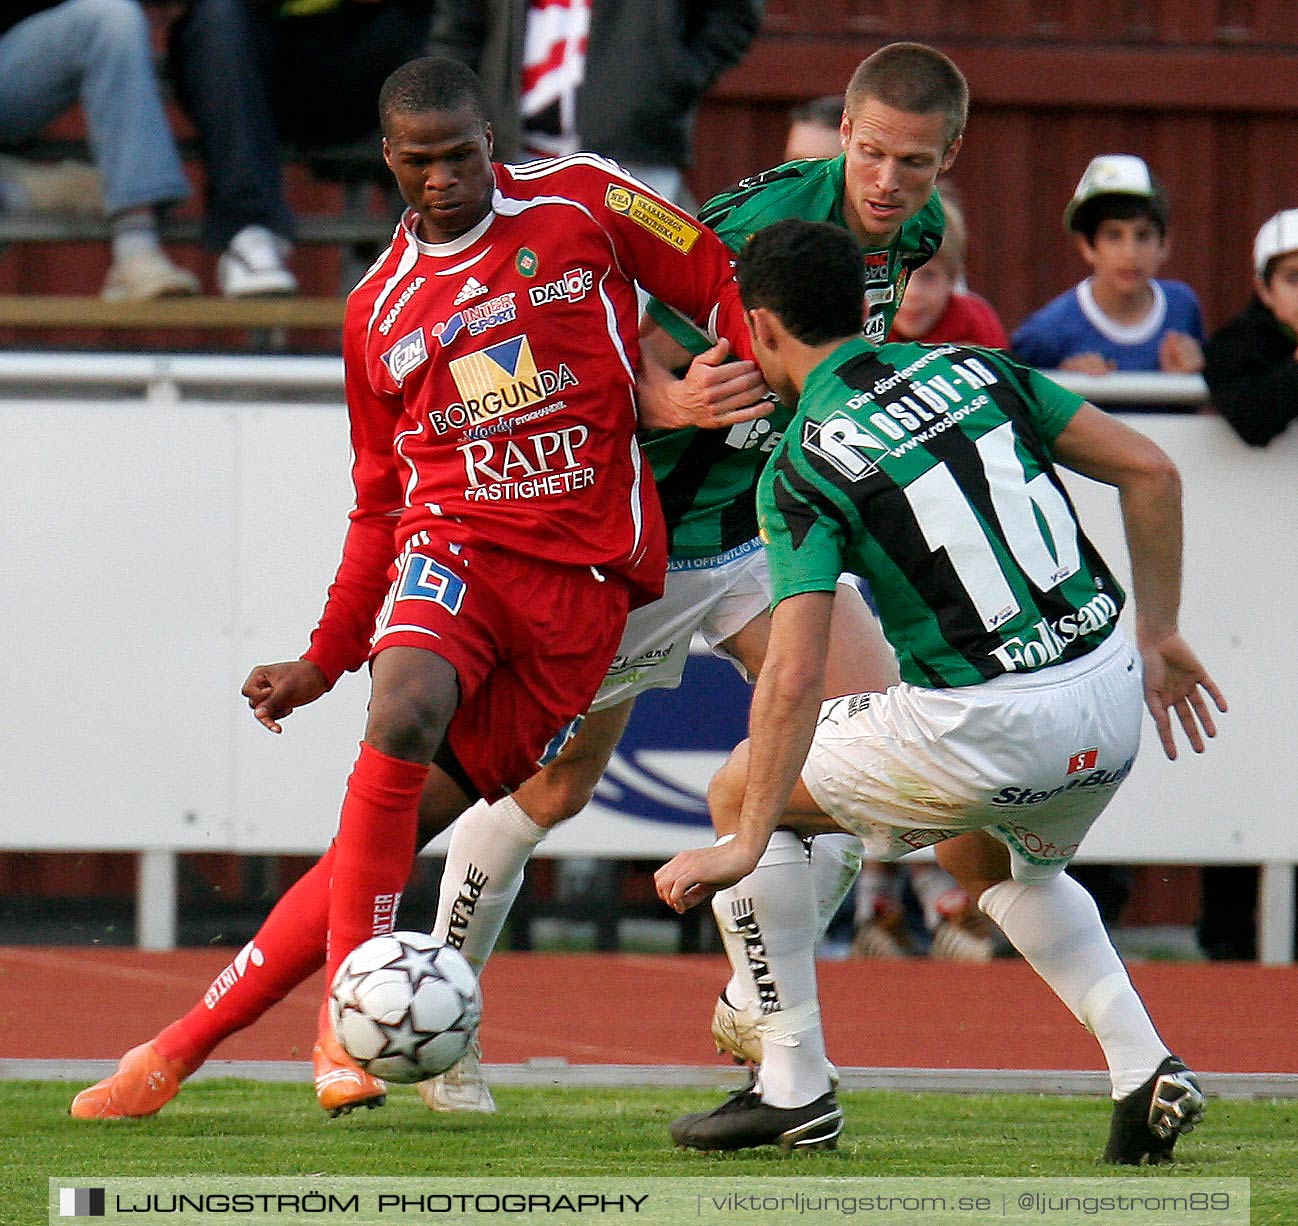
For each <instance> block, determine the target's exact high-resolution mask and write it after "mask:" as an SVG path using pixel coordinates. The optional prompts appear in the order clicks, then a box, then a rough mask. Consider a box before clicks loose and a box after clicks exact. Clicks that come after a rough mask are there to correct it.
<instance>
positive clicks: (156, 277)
mask: <svg viewBox="0 0 1298 1226" xmlns="http://www.w3.org/2000/svg"><path fill="white" fill-rule="evenodd" d="M198 288H199V287H198V278H197V277H195V276H194V274H193V273H192V272H187V271H186V270H185V269H183V268H178V267H177V266H176V265H175V264H173V263H172V262H171V261H170V260H169V259H167V257H166V256H165V255H164V254H163V253H162V252H161V251H160V250H158V249H157V248H154V249H151V250H150V249H146V250H144V251H139V252H136V253H134V254H132V255H129V256H125V257H122V258H120V259H117V260H114V261H113V265H112V267H111V268H109V270H108V277H107V279H106V280H105V281H104V288H103V293H102V296H103V297H104V299H105V300H106V301H108V302H147V301H149V300H150V299H152V298H187V297H189V295H191V294H197V293H198Z"/></svg>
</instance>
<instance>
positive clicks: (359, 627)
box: [307, 154, 751, 682]
mask: <svg viewBox="0 0 1298 1226" xmlns="http://www.w3.org/2000/svg"><path fill="white" fill-rule="evenodd" d="M494 170H495V177H496V189H495V193H494V195H493V198H492V208H491V211H490V212H489V213H488V214H487V216H486V217H485V218H484V219H483V220H482V221H481V222H480V223H479V224H478V225H477V226H475V227H474V228H473V229H472V230H471V231H469V232H468V233H466V234H464V235H462V236H461V237H460V238H458V239H455V240H454V241H452V242H448V243H442V244H432V243H426V242H423V241H422V240H420V239H419V238H418V237H417V236H416V232H415V229H414V215H413V214H412V213H408V214H407V215H406V216H405V217H404V218H403V219H402V221H401V223H400V225H399V226H398V227H397V230H396V233H395V235H394V238H393V242H392V245H391V247H389V248H388V250H387V251H386V252H384V254H383V255H382V256H381V257H380V258H379V260H378V261H377V262H376V263H375V264H374V265H373V267H372V268H371V269H370V270H369V272H368V273H367V274H366V275H365V278H364V279H363V280H362V281H361V283H360V284H359V285H358V286H357V287H356V289H354V290H353V291H352V293H351V295H350V297H349V298H348V300H347V312H346V317H345V322H344V325H343V357H344V361H345V366H346V390H347V407H348V411H349V414H350V420H351V439H352V448H353V452H354V457H355V459H354V463H353V467H352V477H353V481H354V484H355V488H356V504H355V507H354V508H353V510H352V512H351V515H350V519H351V526H350V528H349V530H348V534H347V540H346V543H345V545H344V550H343V559H342V563H341V565H340V567H339V570H338V575H337V578H336V579H335V581H334V584H333V586H332V587H331V588H330V592H329V598H328V601H327V603H326V606H325V611H324V614H323V615H322V617H321V621H320V624H319V626H318V627H317V629H316V631H315V633H314V634H313V635H312V639H311V647H310V649H309V650H308V652H307V658H309V659H312V660H314V661H315V662H316V663H317V664H318V665H319V666H320V667H321V668H322V669H323V671H324V672H325V674H326V676H327V677H328V678H329V680H330V682H332V681H333V680H334V679H336V678H337V676H338V675H339V674H340V673H342V672H343V671H344V670H346V669H349V668H357V667H359V666H360V665H361V664H362V663H363V662H364V660H365V658H366V656H367V654H368V649H369V639H370V635H371V634H372V632H373V629H374V620H375V615H376V613H377V611H378V608H379V605H380V604H381V602H382V599H383V596H384V594H385V593H386V590H387V586H388V583H389V574H388V571H389V567H390V565H391V562H392V560H393V558H394V557H395V556H396V554H397V552H398V551H399V549H400V548H401V547H402V545H403V544H404V543H405V542H406V541H407V540H408V539H409V538H410V536H411V535H412V534H414V533H415V532H419V531H426V532H430V533H432V534H434V535H435V536H437V537H439V538H441V539H443V540H447V541H452V542H459V543H473V544H475V545H491V546H494V547H496V548H501V549H509V550H512V551H515V552H518V553H524V554H535V555H537V556H541V557H545V558H547V559H549V560H550V561H556V562H560V563H565V564H571V565H574V566H595V567H598V568H599V569H600V570H601V571H603V572H605V573H609V574H615V575H619V576H621V577H622V578H624V579H625V580H626V581H627V582H628V583H629V584H630V585H631V587H632V598H633V603H644V602H645V601H647V600H651V599H654V598H656V597H657V596H658V595H660V594H661V592H662V581H663V573H664V570H665V566H666V533H665V530H664V526H663V521H662V512H661V510H660V508H659V506H658V499H657V493H656V491H655V489H654V484H653V477H652V474H651V473H650V471H649V468H648V465H647V464H645V463H644V461H643V459H642V457H641V454H640V448H639V446H638V444H637V443H636V440H635V430H636V424H637V419H636V405H635V371H636V367H637V364H638V362H639V352H640V350H639V341H638V315H639V309H638V304H637V298H636V283H637V282H639V283H640V284H641V285H643V286H644V288H645V289H646V290H647V291H648V292H649V293H650V294H652V295H653V296H654V297H656V298H658V299H660V300H661V301H663V302H666V303H667V304H669V305H671V306H673V307H675V308H676V309H678V310H680V311H681V312H682V313H683V314H684V315H687V316H689V317H690V318H691V319H693V320H694V321H695V322H696V323H698V324H699V325H700V326H701V327H702V328H704V329H705V330H706V331H707V332H709V333H710V334H712V335H721V336H726V337H728V338H729V340H730V343H731V348H732V351H733V352H736V353H739V354H741V355H742V356H748V355H750V354H751V348H750V346H749V342H748V337H747V333H746V330H745V328H744V324H743V312H742V308H741V306H740V303H739V295H738V290H737V289H736V287H735V283H734V280H733V272H732V255H731V253H730V251H729V250H728V249H727V248H726V247H725V246H724V245H723V244H722V243H721V242H720V240H718V239H717V238H716V237H715V236H714V235H713V234H712V233H711V231H709V230H707V229H706V228H705V227H704V226H702V225H701V224H700V223H698V222H697V221H695V220H694V219H693V218H692V217H690V216H689V215H688V214H685V213H683V212H681V211H679V210H678V209H676V208H674V207H673V206H672V205H670V204H669V203H667V202H666V201H665V200H663V199H662V198H660V197H659V196H657V195H655V194H654V193H653V192H651V191H649V190H648V189H647V188H645V187H644V186H643V185H642V184H640V183H638V182H636V181H635V180H633V179H631V178H628V177H627V176H626V175H625V174H624V173H623V172H622V171H621V170H619V168H618V167H617V166H615V165H614V164H613V163H611V162H608V161H605V160H604V159H602V158H599V157H596V156H595V155H593V154H577V155H575V156H573V157H568V158H559V159H549V160H544V161H540V162H531V163H527V164H524V165H520V166H503V165H497V166H495V167H494Z"/></svg>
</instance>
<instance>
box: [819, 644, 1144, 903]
mask: <svg viewBox="0 0 1298 1226" xmlns="http://www.w3.org/2000/svg"><path fill="white" fill-rule="evenodd" d="M1143 711H1144V686H1143V681H1142V669H1141V660H1140V655H1139V653H1138V652H1137V651H1136V649H1135V648H1134V647H1133V646H1132V644H1131V642H1130V640H1129V639H1128V638H1127V637H1126V635H1125V634H1123V633H1122V631H1121V630H1115V631H1114V632H1113V633H1112V634H1111V635H1110V636H1109V637H1108V638H1107V639H1106V640H1105V641H1104V642H1103V643H1101V644H1100V646H1099V647H1097V648H1096V649H1095V650H1094V651H1092V652H1090V653H1089V654H1088V655H1086V656H1083V657H1082V658H1081V659H1080V660H1073V661H1070V662H1069V663H1067V664H1057V665H1054V666H1053V667H1050V668H1045V669H1041V670H1040V671H1038V672H1035V673H1024V674H1016V673H1007V674H1004V675H1002V676H1000V677H996V678H994V679H993V680H991V681H987V682H984V683H983V684H981V685H973V686H963V687H960V688H957V689H945V690H943V689H924V688H922V687H919V686H914V685H908V684H906V683H905V682H902V683H901V684H900V685H895V686H893V687H892V688H891V689H889V690H888V691H887V692H886V693H883V694H852V695H847V696H846V697H843V698H832V699H829V700H828V701H826V702H825V703H824V704H822V706H821V708H820V719H819V723H818V724H817V727H816V734H815V738H814V740H813V741H812V745H811V751H810V753H809V754H808V755H807V761H806V764H805V765H804V767H803V770H802V782H803V783H804V784H806V786H807V790H808V791H809V792H810V793H811V795H812V797H813V799H814V800H815V801H816V803H817V804H818V805H819V806H820V807H821V808H822V809H823V810H824V811H825V812H826V813H828V814H829V815H830V816H831V817H832V818H834V819H835V820H836V821H837V822H839V824H840V825H842V826H843V827H844V828H845V829H847V830H851V831H852V832H853V833H854V834H858V835H860V837H861V840H862V842H863V843H864V844H865V849H866V853H867V854H868V855H870V856H874V857H876V858H878V859H881V860H896V859H897V858H899V857H900V856H904V855H906V853H907V852H911V851H915V850H916V849H918V848H920V847H928V846H931V845H932V844H934V843H940V842H942V841H943V840H944V839H948V838H951V837H953V836H954V835H957V834H963V833H965V832H966V831H969V830H980V829H981V830H986V831H987V832H988V833H989V834H991V835H994V836H995V837H996V838H998V839H1000V840H1001V841H1002V842H1003V843H1005V844H1006V845H1007V846H1008V847H1009V851H1010V859H1011V862H1012V866H1013V874H1014V878H1015V880H1017V881H1026V882H1031V881H1042V880H1045V879H1047V878H1049V877H1053V876H1055V875H1056V874H1057V873H1059V872H1061V871H1063V869H1064V868H1066V867H1067V865H1068V862H1069V861H1070V860H1071V859H1072V858H1073V856H1074V854H1075V853H1076V851H1077V847H1078V844H1079V843H1080V842H1081V840H1082V838H1083V836H1084V835H1085V834H1086V832H1087V831H1088V830H1089V829H1090V828H1091V826H1092V824H1093V823H1094V822H1095V819H1096V818H1097V817H1099V815H1100V814H1101V813H1102V812H1103V811H1104V808H1105V806H1106V805H1107V804H1108V803H1109V801H1110V800H1111V799H1112V798H1113V795H1114V793H1115V791H1116V790H1117V788H1118V785H1119V784H1120V783H1121V782H1122V780H1123V779H1125V778H1126V777H1127V774H1128V773H1129V772H1130V770H1131V767H1132V763H1133V761H1134V760H1135V757H1136V750H1137V748H1138V747H1139V744H1140V726H1141V720H1142V717H1143Z"/></svg>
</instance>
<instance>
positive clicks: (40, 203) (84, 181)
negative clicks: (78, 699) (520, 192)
mask: <svg viewBox="0 0 1298 1226" xmlns="http://www.w3.org/2000/svg"><path fill="white" fill-rule="evenodd" d="M0 199H3V200H4V201H5V203H6V205H7V207H8V209H9V210H10V211H12V212H15V213H63V214H66V215H69V216H73V217H102V216H103V214H104V194H103V189H102V186H101V184H100V180H99V172H98V171H97V170H96V169H95V168H94V167H93V166H89V165H87V164H86V163H85V162H73V161H67V162H29V161H27V160H26V159H25V158H16V157H10V156H8V155H5V154H0Z"/></svg>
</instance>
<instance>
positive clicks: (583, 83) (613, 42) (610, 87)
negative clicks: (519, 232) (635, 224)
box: [429, 0, 762, 205]
mask: <svg viewBox="0 0 1298 1226" xmlns="http://www.w3.org/2000/svg"><path fill="white" fill-rule="evenodd" d="M435 9H436V13H435V16H434V19H433V38H432V43H431V45H430V47H429V50H430V52H431V53H432V54H434V55H446V56H450V57H451V58H452V59H457V60H461V61H463V62H464V63H466V64H468V65H469V66H470V67H471V68H473V69H475V70H476V71H477V73H478V75H479V76H480V77H481V78H482V82H483V85H484V87H485V88H486V91H487V109H488V112H489V116H490V119H491V128H492V132H493V133H494V134H495V139H496V157H497V158H498V159H499V160H500V161H502V162H514V161H520V160H524V159H526V158H532V157H551V156H563V155H566V154H570V153H575V152H577V150H578V149H590V150H593V151H594V152H595V153H602V154H603V155H604V156H605V157H609V158H613V159H614V160H615V161H617V162H619V163H620V164H621V165H622V167H623V169H625V170H627V171H628V172H629V173H631V174H633V175H634V176H635V177H636V178H638V179H640V180H641V181H642V182H644V183H647V184H648V185H649V186H650V187H652V188H654V190H655V191H657V192H658V194H659V195H662V196H666V197H667V198H668V199H669V200H671V201H673V202H674V203H676V204H682V205H688V204H690V203H691V202H690V201H689V195H688V191H687V189H686V187H685V168H686V166H688V165H689V162H690V146H691V143H692V141H693V136H694V119H695V114H696V112H697V109H698V102H699V99H700V97H701V96H702V95H703V93H704V91H705V90H706V89H707V88H708V86H710V85H711V84H712V82H713V81H715V80H716V79H717V77H719V76H720V75H721V73H722V71H723V70H724V69H726V68H729V67H730V65H732V64H734V63H736V62H738V60H739V59H740V57H741V56H742V55H743V54H744V52H745V51H746V50H747V48H748V44H749V43H750V42H751V41H752V39H753V36H754V35H755V34H756V33H757V28H758V26H759V25H760V24H761V9H762V5H761V2H760V0H707V2H706V3H694V4H686V3H683V2H680V0H677V2H676V3H659V4H649V3H646V2H645V0H566V2H565V0H548V2H546V0H530V3H529V0H436V3H435Z"/></svg>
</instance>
